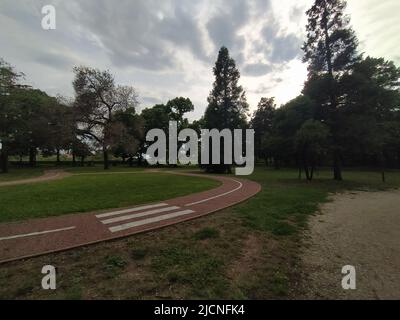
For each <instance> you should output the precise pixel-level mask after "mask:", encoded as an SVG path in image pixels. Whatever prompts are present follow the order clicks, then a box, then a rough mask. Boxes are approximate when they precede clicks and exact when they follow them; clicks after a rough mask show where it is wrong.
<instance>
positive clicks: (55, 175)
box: [0, 170, 71, 187]
mask: <svg viewBox="0 0 400 320" xmlns="http://www.w3.org/2000/svg"><path fill="white" fill-rule="evenodd" d="M70 175H71V174H70V173H68V172H65V171H64V170H46V171H45V172H44V174H43V175H41V176H39V177H35V178H29V179H21V180H14V181H7V182H0V187H8V186H16V185H20V184H29V183H37V182H44V181H51V180H59V179H63V178H65V177H67V176H70Z"/></svg>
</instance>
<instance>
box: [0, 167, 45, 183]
mask: <svg viewBox="0 0 400 320" xmlns="http://www.w3.org/2000/svg"><path fill="white" fill-rule="evenodd" d="M43 172H44V170H43V169H42V168H23V169H20V168H13V167H11V168H10V172H8V173H0V183H2V182H9V181H14V180H23V179H30V178H35V177H39V176H41V175H42V174H43Z"/></svg>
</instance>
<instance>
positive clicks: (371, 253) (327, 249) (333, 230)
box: [300, 191, 400, 299]
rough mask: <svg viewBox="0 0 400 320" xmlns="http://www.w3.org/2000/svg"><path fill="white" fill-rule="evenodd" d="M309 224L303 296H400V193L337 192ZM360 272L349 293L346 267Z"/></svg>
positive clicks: (304, 259) (376, 297) (301, 296)
mask: <svg viewBox="0 0 400 320" xmlns="http://www.w3.org/2000/svg"><path fill="white" fill-rule="evenodd" d="M321 212H322V215H317V216H315V217H313V218H312V220H311V222H310V229H311V231H310V233H309V237H308V239H307V240H306V242H307V247H306V249H305V250H304V254H303V256H302V264H303V270H304V280H303V281H302V284H301V289H300V298H307V299H308V298H310V299H315V298H316V299H400V191H388V192H357V193H346V194H341V195H336V196H334V197H333V202H330V203H327V204H325V205H323V206H322V210H321ZM345 265H352V266H354V267H355V268H356V272H357V277H356V279H357V289H356V290H354V291H353V290H349V291H345V290H343V289H342V286H341V282H342V277H343V275H342V274H341V271H342V267H343V266H345Z"/></svg>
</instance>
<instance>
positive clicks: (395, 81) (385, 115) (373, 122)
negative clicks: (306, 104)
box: [340, 57, 400, 172]
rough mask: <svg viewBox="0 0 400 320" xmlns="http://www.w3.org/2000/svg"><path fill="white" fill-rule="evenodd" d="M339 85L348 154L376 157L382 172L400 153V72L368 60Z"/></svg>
mask: <svg viewBox="0 0 400 320" xmlns="http://www.w3.org/2000/svg"><path fill="white" fill-rule="evenodd" d="M340 85H341V87H342V88H343V89H342V91H344V92H346V108H345V110H344V114H345V119H344V120H343V121H344V127H345V128H346V132H345V133H346V141H347V143H346V152H347V153H349V154H352V155H353V156H354V155H357V156H361V157H366V156H374V157H375V158H376V159H378V160H379V165H380V166H381V167H382V172H383V171H384V168H385V166H386V162H391V161H390V159H393V158H396V157H397V156H398V154H399V151H400V148H399V143H398V141H400V140H398V138H399V131H398V130H397V129H396V128H400V121H399V120H400V119H399V113H400V68H397V67H396V66H395V65H394V63H393V62H391V61H386V60H384V59H382V58H381V59H376V58H371V57H367V58H366V59H364V60H362V61H360V62H358V63H357V64H355V66H354V69H353V72H352V73H350V74H347V75H346V76H344V77H343V78H342V80H341V83H340ZM396 141H397V143H396ZM392 162H394V161H392Z"/></svg>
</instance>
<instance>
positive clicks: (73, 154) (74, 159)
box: [72, 152, 76, 167]
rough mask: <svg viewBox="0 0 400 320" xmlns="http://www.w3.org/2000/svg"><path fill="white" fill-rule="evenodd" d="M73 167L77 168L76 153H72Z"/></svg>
mask: <svg viewBox="0 0 400 320" xmlns="http://www.w3.org/2000/svg"><path fill="white" fill-rule="evenodd" d="M72 166H73V167H76V155H75V152H72Z"/></svg>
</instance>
